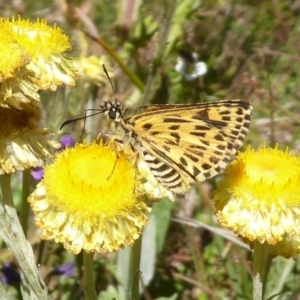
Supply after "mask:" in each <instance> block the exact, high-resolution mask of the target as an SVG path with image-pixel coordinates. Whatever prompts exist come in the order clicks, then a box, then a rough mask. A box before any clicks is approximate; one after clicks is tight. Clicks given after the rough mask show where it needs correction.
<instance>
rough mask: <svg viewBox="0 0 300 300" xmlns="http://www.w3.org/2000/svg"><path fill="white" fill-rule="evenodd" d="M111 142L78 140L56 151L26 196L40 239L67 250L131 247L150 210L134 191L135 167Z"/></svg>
mask: <svg viewBox="0 0 300 300" xmlns="http://www.w3.org/2000/svg"><path fill="white" fill-rule="evenodd" d="M131 161H132V160H131V159H130V157H129V156H128V155H125V154H124V153H116V151H115V145H111V146H110V145H108V146H105V145H103V144H102V143H100V144H96V143H92V144H91V145H86V144H78V145H76V147H75V148H67V149H66V150H65V151H63V152H61V153H59V154H57V156H56V159H55V162H54V164H52V165H49V166H47V167H46V168H45V175H44V179H43V180H42V181H41V182H40V183H39V185H38V186H37V189H36V190H35V191H34V192H33V193H32V195H31V196H30V197H29V199H28V201H29V202H30V204H31V206H32V208H33V210H34V212H35V214H36V224H37V226H38V227H40V228H41V230H42V233H41V237H42V238H44V239H54V240H55V241H56V242H60V243H63V244H64V247H65V248H66V249H68V250H69V251H70V252H72V253H74V254H77V253H79V252H80V251H81V250H85V251H86V252H93V251H98V252H101V253H103V252H108V251H116V250H119V249H120V248H122V247H123V246H124V245H132V244H133V243H134V240H136V239H137V238H138V237H139V235H140V234H141V231H142V229H143V227H144V226H145V224H146V223H147V221H148V218H147V215H146V214H147V212H149V211H150V209H149V208H148V207H147V206H146V204H145V203H144V202H143V199H142V198H141V197H140V196H139V195H138V193H137V188H136V186H137V180H136V169H135V168H134V166H133V164H132V162H131Z"/></svg>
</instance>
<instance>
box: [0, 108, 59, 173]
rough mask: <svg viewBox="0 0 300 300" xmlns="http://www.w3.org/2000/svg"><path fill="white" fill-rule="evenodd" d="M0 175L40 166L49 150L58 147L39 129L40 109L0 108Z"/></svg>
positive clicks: (48, 154) (44, 131)
mask: <svg viewBox="0 0 300 300" xmlns="http://www.w3.org/2000/svg"><path fill="white" fill-rule="evenodd" d="M0 116H1V117H0V174H4V173H13V172H15V171H23V170H25V169H29V168H31V167H40V166H43V165H44V160H45V158H46V157H50V156H51V155H50V152H49V148H50V147H55V148H58V147H59V144H58V143H57V142H54V141H50V140H49V139H48V138H47V135H49V132H48V131H47V130H46V129H43V128H41V127H40V125H39V123H40V120H41V114H40V109H39V108H38V107H36V106H26V109H23V110H18V109H16V108H3V107H0Z"/></svg>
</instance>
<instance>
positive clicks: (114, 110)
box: [100, 101, 122, 122]
mask: <svg viewBox="0 0 300 300" xmlns="http://www.w3.org/2000/svg"><path fill="white" fill-rule="evenodd" d="M100 109H101V110H102V112H103V113H104V114H105V115H106V116H107V117H108V118H109V119H110V120H112V121H114V122H120V119H121V116H122V105H121V103H120V102H115V103H112V102H109V101H105V102H104V103H103V105H101V107H100Z"/></svg>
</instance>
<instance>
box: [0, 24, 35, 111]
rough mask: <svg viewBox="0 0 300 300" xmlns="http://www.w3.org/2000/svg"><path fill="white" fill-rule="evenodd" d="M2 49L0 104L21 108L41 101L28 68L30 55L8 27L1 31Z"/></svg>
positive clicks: (0, 60)
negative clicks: (17, 41)
mask: <svg viewBox="0 0 300 300" xmlns="http://www.w3.org/2000/svg"><path fill="white" fill-rule="evenodd" d="M0 26H1V24H0ZM0 49H1V56H0V106H3V107H8V106H13V107H16V108H19V109H21V108H22V106H23V105H25V104H29V103H30V102H31V103H34V102H36V101H39V99H40V96H39V95H38V93H37V91H38V87H37V86H36V85H35V84H34V83H32V76H33V73H32V72H31V71H29V70H27V69H26V65H27V64H28V63H29V62H30V59H31V58H30V55H29V53H28V52H27V51H26V50H25V48H24V47H23V46H21V45H19V44H18V43H16V40H15V39H14V37H13V35H12V34H11V32H10V31H9V30H7V28H6V27H4V28H1V31H0Z"/></svg>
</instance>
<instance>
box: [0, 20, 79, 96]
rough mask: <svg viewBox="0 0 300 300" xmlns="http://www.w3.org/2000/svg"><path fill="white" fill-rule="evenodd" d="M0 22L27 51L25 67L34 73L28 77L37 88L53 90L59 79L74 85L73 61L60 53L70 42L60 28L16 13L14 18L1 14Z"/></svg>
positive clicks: (74, 70)
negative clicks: (22, 17) (26, 18)
mask: <svg viewBox="0 0 300 300" xmlns="http://www.w3.org/2000/svg"><path fill="white" fill-rule="evenodd" d="M0 26H1V30H2V31H3V32H5V33H6V34H8V35H9V36H11V37H12V38H13V39H14V40H15V43H17V44H18V45H20V46H21V47H23V48H24V49H25V50H26V52H27V53H28V55H29V57H30V61H29V62H28V64H27V65H26V68H27V70H29V71H31V72H32V73H33V74H34V76H33V78H32V80H33V81H34V82H35V83H36V84H37V86H38V87H39V89H42V90H48V89H49V90H52V91H55V90H56V88H57V86H59V85H61V84H62V83H65V84H67V85H71V86H74V85H75V81H74V78H75V77H77V75H78V72H77V70H76V69H75V67H74V66H73V62H72V61H71V60H67V59H66V58H64V57H63V56H62V55H61V53H63V52H65V51H66V50H69V49H70V44H69V41H68V37H67V36H66V35H64V34H63V32H62V30H61V29H60V28H58V27H57V26H56V25H54V26H53V28H52V27H50V26H49V25H48V24H47V22H46V21H45V20H39V19H38V20H37V21H36V22H31V21H29V20H22V19H21V17H20V16H19V17H18V19H17V20H15V19H14V18H13V19H12V20H9V19H5V18H1V19H0Z"/></svg>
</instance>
